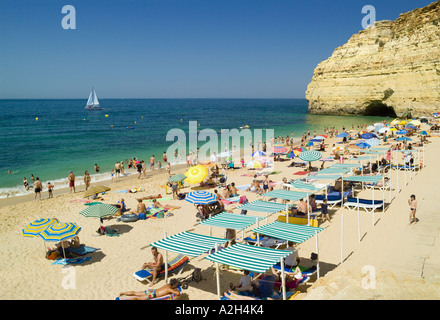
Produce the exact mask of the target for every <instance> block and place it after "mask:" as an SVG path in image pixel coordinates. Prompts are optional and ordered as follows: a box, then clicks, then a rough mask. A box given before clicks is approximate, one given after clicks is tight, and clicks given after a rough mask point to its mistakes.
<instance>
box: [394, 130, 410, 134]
mask: <svg viewBox="0 0 440 320" xmlns="http://www.w3.org/2000/svg"><path fill="white" fill-rule="evenodd" d="M407 133H408V131H406V130H398V131H396V134H407Z"/></svg>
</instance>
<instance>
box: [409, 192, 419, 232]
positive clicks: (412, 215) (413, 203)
mask: <svg viewBox="0 0 440 320" xmlns="http://www.w3.org/2000/svg"><path fill="white" fill-rule="evenodd" d="M408 204H409V225H411V224H413V223H414V224H416V223H417V219H416V211H417V200H416V196H415V195H411V197H410V198H409V200H408Z"/></svg>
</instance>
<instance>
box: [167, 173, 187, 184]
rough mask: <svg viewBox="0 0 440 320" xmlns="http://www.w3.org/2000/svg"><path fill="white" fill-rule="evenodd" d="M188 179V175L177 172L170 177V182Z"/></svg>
mask: <svg viewBox="0 0 440 320" xmlns="http://www.w3.org/2000/svg"><path fill="white" fill-rule="evenodd" d="M184 179H186V176H185V175H184V174H176V175H174V176H172V177H170V178H169V179H168V181H169V182H180V181H182V180H184Z"/></svg>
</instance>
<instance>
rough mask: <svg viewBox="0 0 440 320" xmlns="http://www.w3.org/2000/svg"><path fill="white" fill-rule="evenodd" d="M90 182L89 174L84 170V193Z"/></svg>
mask: <svg viewBox="0 0 440 320" xmlns="http://www.w3.org/2000/svg"><path fill="white" fill-rule="evenodd" d="M91 180H92V178H91V177H90V174H89V172H88V171H87V170H86V172H84V184H85V185H86V191H87V189H89V187H90V181H91Z"/></svg>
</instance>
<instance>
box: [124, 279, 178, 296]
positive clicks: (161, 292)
mask: <svg viewBox="0 0 440 320" xmlns="http://www.w3.org/2000/svg"><path fill="white" fill-rule="evenodd" d="M178 286H179V280H177V279H171V280H170V283H169V284H166V285H164V286H162V287H160V288H159V289H156V290H154V289H147V290H145V291H138V292H136V291H127V292H121V293H120V294H119V296H120V297H121V296H126V297H124V298H122V299H120V300H151V299H154V298H160V297H163V296H166V295H167V294H175V295H176V296H179V295H180V291H179V289H178V288H177V287H178Z"/></svg>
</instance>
